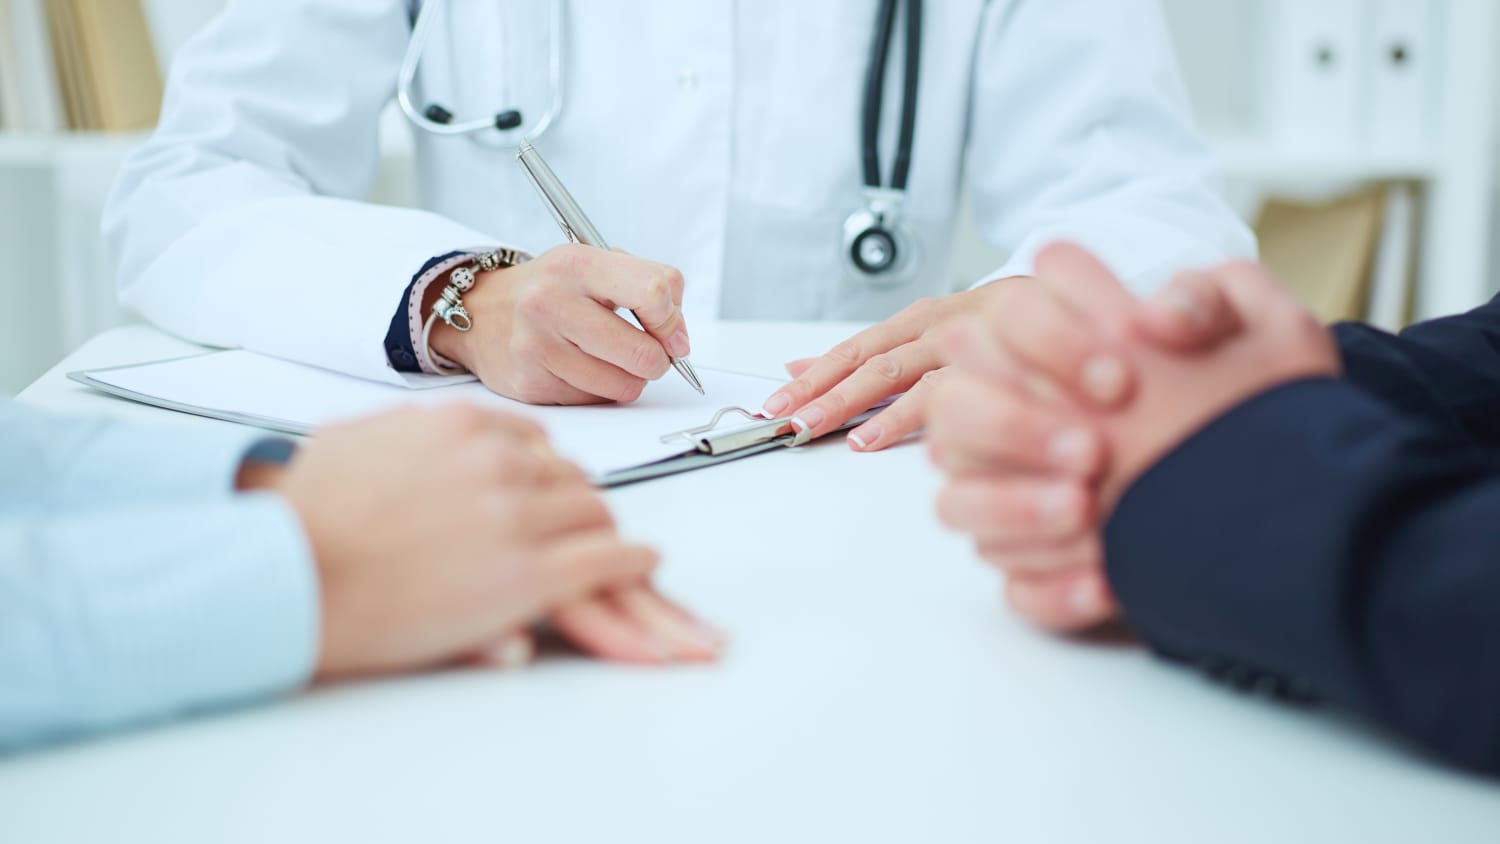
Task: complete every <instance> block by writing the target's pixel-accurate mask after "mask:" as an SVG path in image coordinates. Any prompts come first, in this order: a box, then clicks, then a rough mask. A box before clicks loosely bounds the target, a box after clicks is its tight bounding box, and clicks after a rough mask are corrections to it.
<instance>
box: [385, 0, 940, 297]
mask: <svg viewBox="0 0 1500 844" xmlns="http://www.w3.org/2000/svg"><path fill="white" fill-rule="evenodd" d="M446 2H447V0H426V2H424V3H423V4H422V7H421V9H420V10H419V11H418V12H417V17H416V20H415V22H414V23H413V25H412V34H411V41H410V42H409V43H408V44H407V47H406V55H405V57H403V58H402V60H401V72H400V75H399V77H398V79H397V86H396V99H397V101H398V102H399V103H400V104H401V110H402V111H403V112H405V114H406V117H407V119H409V120H411V122H412V124H413V125H415V126H416V127H417V128H418V129H422V130H424V131H427V132H432V133H434V134H437V135H449V136H458V135H468V136H470V137H471V138H474V139H475V140H476V141H478V142H480V143H484V144H485V145H487V146H493V147H497V148H500V149H518V148H519V146H520V143H521V141H522V140H530V141H533V142H534V141H536V139H538V138H540V137H541V136H542V135H544V134H545V133H546V132H547V130H548V129H550V128H552V125H553V124H554V123H555V122H556V120H557V118H558V116H559V115H560V114H561V113H562V108H563V88H564V81H565V80H564V77H563V69H564V67H565V66H566V55H565V54H566V50H565V47H566V44H565V43H564V38H563V24H564V20H563V15H564V8H563V5H564V4H563V0H551V8H550V15H549V16H550V18H551V27H550V32H549V33H548V36H549V41H550V45H549V47H550V50H549V52H550V56H551V61H550V62H549V79H548V89H549V92H550V97H549V105H548V107H547V111H546V113H545V114H543V115H542V116H541V118H540V119H538V120H537V121H536V122H534V123H531V124H528V123H527V122H526V120H525V117H524V116H523V115H522V114H521V112H520V110H519V109H515V108H506V109H502V110H500V111H498V112H496V113H494V114H493V115H483V116H480V117H474V118H470V119H463V120H460V119H458V118H457V117H456V116H455V114H454V113H453V111H451V110H450V109H448V108H447V107H446V106H443V105H440V104H438V103H435V102H431V103H428V104H427V105H426V106H425V107H423V108H420V109H419V108H418V107H417V105H416V102H415V99H414V98H413V93H414V91H415V87H416V78H417V69H418V67H419V66H420V65H421V63H422V55H423V53H424V52H426V49H427V44H428V42H429V40H430V39H431V37H432V31H431V30H432V26H433V22H434V21H436V20H437V19H438V18H439V17H440V15H441V11H442V8H443V5H444V3H446ZM901 2H902V0H880V8H879V9H878V10H877V13H876V17H875V37H874V40H873V41H872V42H871V44H870V60H869V63H868V65H867V67H866V69H865V87H864V100H863V108H862V112H861V118H860V152H861V156H860V161H861V165H862V169H863V176H864V207H863V208H860V209H859V210H857V211H855V212H854V213H853V214H850V215H849V218H848V219H846V220H845V221H844V237H843V261H844V264H845V266H846V267H847V268H848V269H849V270H850V271H851V272H852V273H854V274H855V275H857V276H859V277H860V278H862V279H864V280H865V281H866V282H867V283H869V284H871V285H872V286H876V287H890V286H895V285H899V284H902V283H904V282H905V281H907V280H908V279H909V277H910V274H911V271H912V269H913V268H914V267H916V266H917V264H918V262H919V258H920V256H919V254H918V252H919V249H918V242H917V239H916V238H915V237H913V236H912V234H911V232H910V230H909V229H908V228H907V226H906V225H905V220H904V212H905V204H906V183H907V179H908V177H909V176H910V175H911V161H912V141H913V137H914V135H915V134H916V122H917V82H918V79H919V77H920V67H921V42H922V0H905V2H906V21H905V23H906V27H905V45H904V46H905V50H904V52H903V54H902V63H903V65H904V67H903V72H902V85H901V124H900V131H899V133H898V135H897V141H896V158H895V162H894V164H893V165H892V167H891V180H890V184H888V185H887V184H885V183H884V182H883V181H882V177H881V172H880V114H881V109H882V107H883V106H884V103H885V75H886V65H887V63H888V60H889V58H890V52H891V42H892V41H893V40H894V39H895V30H896V7H897V6H898V5H900V4H901Z"/></svg>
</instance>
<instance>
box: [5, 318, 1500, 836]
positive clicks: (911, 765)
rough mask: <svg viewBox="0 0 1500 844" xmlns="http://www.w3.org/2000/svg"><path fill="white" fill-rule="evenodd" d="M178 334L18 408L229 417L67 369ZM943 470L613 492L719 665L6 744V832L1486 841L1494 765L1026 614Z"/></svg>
mask: <svg viewBox="0 0 1500 844" xmlns="http://www.w3.org/2000/svg"><path fill="white" fill-rule="evenodd" d="M843 330H844V329H842V328H840V327H837V326H811V325H791V326H775V327H769V326H764V325H761V326H755V325H726V326H720V327H700V328H699V329H698V332H697V334H696V335H695V341H696V348H695V352H694V359H695V360H697V361H699V362H700V363H705V364H707V363H710V362H712V363H715V364H719V365H733V366H737V367H740V368H746V369H757V370H760V371H766V372H768V373H774V372H775V371H776V369H777V366H776V365H777V363H779V361H780V360H781V359H782V358H784V357H792V356H794V355H801V354H810V353H815V352H818V351H821V350H822V349H823V348H824V347H826V346H827V345H828V344H829V343H831V342H833V341H834V340H836V339H837V338H838V337H839V336H841V334H842V333H843ZM753 337H761V338H765V337H770V338H773V342H772V343H771V345H773V346H774V347H775V350H776V353H775V354H772V355H769V356H768V355H766V354H763V353H758V352H757V351H756V350H755V347H754V346H752V345H751V343H750V342H749V341H750V339H751V338H753ZM183 348H184V347H183V346H182V345H181V344H178V343H176V342H175V341H170V340H168V339H166V338H164V337H162V336H160V335H158V334H155V333H153V332H151V331H149V330H146V329H141V328H133V329H125V330H121V331H116V332H111V333H109V334H106V335H103V336H101V337H99V338H97V339H96V340H95V341H93V342H92V343H90V344H89V345H88V346H87V347H85V348H83V349H82V350H80V351H79V352H78V353H77V354H75V355H74V356H73V357H72V358H71V359H69V360H68V361H66V362H65V363H64V364H63V365H62V366H59V367H58V368H57V369H55V370H53V371H52V372H51V373H49V374H48V375H47V376H45V377H44V378H43V379H41V380H40V381H38V382H37V383H36V384H35V385H33V386H32V387H31V388H30V389H28V390H27V391H26V392H25V393H23V394H22V398H23V399H24V400H27V401H31V402H34V403H36V404H40V405H45V406H48V407H51V408H61V409H68V410H78V411H99V412H108V413H116V414H128V415H132V416H145V417H152V418H159V419H161V420H162V421H164V422H175V423H178V424H222V423H211V422H207V421H205V420H195V419H189V418H187V417H180V416H175V415H172V414H167V413H164V412H160V411H153V410H148V409H144V408H140V407H135V406H131V405H129V404H126V403H123V402H119V401H116V400H112V399H108V398H104V397H102V396H97V395H93V394H90V393H88V392H86V391H84V390H82V389H81V388H78V387H75V386H73V385H72V384H70V383H68V382H66V381H64V380H63V377H62V373H63V372H64V371H66V370H68V369H72V368H78V367H82V366H98V365H105V364H117V363H127V362H132V361H134V360H143V359H150V358H154V357H161V356H165V355H169V354H175V353H178V352H179V351H181V350H182V349H183ZM937 484H938V480H937V477H936V475H935V473H934V472H933V471H931V470H930V469H929V468H928V467H927V465H926V464H925V461H924V459H923V454H922V450H921V449H920V448H916V447H906V448H901V449H897V450H895V451H893V452H889V453H886V454H879V455H857V454H853V453H851V452H849V451H848V450H847V449H846V448H845V447H844V446H843V445H842V444H841V443H837V442H833V443H825V444H820V445H815V446H813V447H810V448H807V449H804V450H800V451H797V452H785V453H775V454H772V455H766V456H762V457H756V458H752V459H748V460H744V461H741V462H738V463H733V464H730V465H727V466H722V467H718V468H714V469H711V470H707V471H703V472H695V473H691V474H687V475H682V476H678V477H674V478H668V479H665V480H658V481H652V482H649V483H646V484H642V485H639V486H634V487H629V488H626V489H622V490H617V491H614V492H611V493H610V494H609V498H610V503H611V504H612V506H613V507H614V508H615V510H616V512H617V513H618V514H619V517H620V521H621V523H622V525H623V526H624V529H625V530H626V531H627V532H628V533H630V534H632V535H634V536H637V537H644V538H649V539H650V540H651V541H653V542H655V543H657V544H658V545H659V546H660V547H661V548H663V549H664V550H665V552H666V561H667V562H666V565H665V568H664V571H663V573H662V575H663V576H662V580H663V583H664V585H665V587H666V588H667V590H668V591H670V592H671V593H673V594H674V595H676V596H678V597H680V598H682V599H683V600H685V601H686V602H687V603H689V604H690V605H691V606H693V607H695V608H697V609H698V610H700V611H701V612H702V613H703V614H704V615H705V616H707V617H709V618H712V619H714V620H715V621H717V622H719V623H721V624H723V625H724V626H726V627H727V628H728V629H729V630H730V631H731V632H732V634H733V635H734V637H735V639H734V644H733V647H732V649H731V651H730V652H729V654H728V656H727V658H726V659H725V660H724V662H723V663H722V664H720V665H718V666H715V667H710V668H687V669H671V670H644V669H631V668H623V667H618V666H610V665H603V664H599V663H594V662H587V661H583V660H577V659H554V660H551V661H548V662H545V663H544V664H542V665H540V666H539V667H537V668H535V669H534V670H531V671H529V672H523V673H510V674H489V673H477V672H468V673H460V672H454V673H447V674H439V675H430V676H424V677H416V678H409V679H401V680H392V681H388V682H381V683H374V684H369V685H363V686H351V687H346V688H337V689H324V690H319V691H316V692H313V693H311V694H306V695H303V696H301V697H298V698H296V699H292V700H288V701H285V702H282V703H277V704H274V705H268V706H264V707H260V708H255V709H249V710H245V711H241V712H235V713H230V714H225V715H220V716H215V717H210V718H204V719H200V720H197V721H194V722H190V723H185V724H178V725H175V726H169V727H163V728H159V729H154V730H149V731H146V732H139V733H135V734H129V735H124V736H120V737H116V738H111V739H105V740H100V741H95V742H92V743H85V744H80V745H74V746H69V747H63V748H58V749H53V750H49V751H43V752H40V753H36V754H32V755H29V756H23V757H20V758H16V759H12V760H9V761H5V762H3V763H0V840H3V841H5V842H18V844H19V842H34V841H67V842H78V841H91V840H143V841H145V840H149V841H152V842H175V841H183V842H207V841H214V842H230V841H246V842H266V841H277V842H286V841H317V842H334V841H360V842H379V841H391V842H412V841H433V842H439V841H441V842H447V841H518V842H541V841H578V842H604V841H620V842H720V841H725V842H730V841H732V842H757V844H759V843H760V842H773V841H807V842H834V841H858V842H883V841H892V842H895V841H900V842H911V841H932V842H962V841H1000V840H1004V841H1017V842H1037V841H1047V842H1051V841H1089V842H1111V844H1116V842H1137V841H1139V842H1165V841H1188V842H1210V841H1212V842H1228V841H1317V842H1334V841H1351V842H1361V843H1362V844H1367V843H1368V842H1381V841H1391V842H1397V841H1401V842H1408V841H1442V842H1458V841H1495V840H1497V839H1500V786H1496V785H1494V784H1492V783H1488V782H1484V781H1481V780H1476V779H1473V778H1469V777H1466V776H1462V775H1458V774H1454V773H1451V772H1448V771H1445V770H1442V769H1439V768H1437V767H1435V766H1433V765H1431V764H1429V763H1427V762H1425V761H1423V760H1420V759H1417V758H1414V757H1412V756H1411V755H1409V754H1407V753H1405V752H1404V751H1402V750H1401V749H1399V748H1398V747H1396V746H1395V745H1393V744H1391V743H1389V742H1386V741H1384V740H1382V739H1380V738H1378V737H1374V736H1371V735H1368V734H1366V733H1365V732H1364V731H1362V730H1360V729H1358V728H1356V727H1352V726H1349V725H1347V724H1346V723H1344V722H1342V721H1340V720H1338V719H1335V718H1333V717H1331V716H1328V715H1319V714H1309V713H1305V712H1299V711H1294V710H1289V709H1283V708H1280V707H1278V706H1275V705H1273V704H1269V703H1265V702H1262V701H1260V700H1254V699H1246V698H1242V697H1240V696H1237V695H1235V694H1232V693H1229V692H1226V691H1224V690H1222V689H1220V688H1217V687H1215V686H1212V685H1210V684H1208V683H1207V682H1206V681H1203V680H1200V679H1199V678H1197V677H1196V676H1194V675H1193V674H1190V673H1188V672H1186V671H1182V670H1179V669H1176V668H1172V667H1168V666H1166V665H1163V664H1160V663H1158V662H1156V661H1155V660H1153V659H1152V658H1150V657H1149V656H1147V655H1146V654H1145V653H1143V652H1142V651H1140V650H1139V649H1137V648H1135V647H1133V646H1124V645H1114V646H1088V645H1082V644H1078V643H1073V642H1068V641H1062V640H1058V639H1054V638H1050V637H1048V636H1045V635H1042V634H1038V633H1035V632H1033V631H1031V630H1030V629H1028V628H1027V627H1025V626H1023V625H1022V624H1020V623H1019V622H1017V621H1016V620H1015V619H1014V618H1012V617H1011V616H1010V615H1009V614H1007V613H1006V612H1005V611H1004V610H1003V609H1002V608H1001V605H1000V603H999V600H998V598H997V595H998V591H997V583H996V578H995V577H994V576H993V575H992V574H991V573H990V572H988V571H987V570H985V569H984V568H983V567H982V566H981V565H980V564H978V563H977V562H975V561H974V558H973V557H972V555H971V554H970V553H969V550H968V548H967V547H966V545H965V543H964V542H962V541H960V540H959V539H958V538H956V537H953V536H950V535H948V534H946V533H945V532H943V531H942V530H941V529H940V528H939V527H938V525H937V524H936V522H935V520H934V519H933V517H932V512H931V511H932V494H933V492H934V490H935V489H936V487H937ZM0 693H3V691H0Z"/></svg>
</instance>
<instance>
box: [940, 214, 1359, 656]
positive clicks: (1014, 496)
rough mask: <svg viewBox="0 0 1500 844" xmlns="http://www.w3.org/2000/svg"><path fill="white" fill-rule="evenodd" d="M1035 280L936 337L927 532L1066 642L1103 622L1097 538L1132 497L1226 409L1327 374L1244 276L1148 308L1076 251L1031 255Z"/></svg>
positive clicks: (1277, 303)
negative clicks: (940, 529)
mask: <svg viewBox="0 0 1500 844" xmlns="http://www.w3.org/2000/svg"><path fill="white" fill-rule="evenodd" d="M1037 276H1038V277H1037V278H1036V279H1034V280H1027V281H1020V282H1014V283H1010V284H1006V285H1004V286H1001V287H998V288H996V290H995V293H994V295H993V296H991V297H989V298H988V300H987V301H986V302H984V303H983V307H982V309H981V311H980V313H979V314H977V315H975V316H972V317H969V318H966V319H964V320H960V321H957V322H955V323H954V324H953V325H951V326H950V327H948V329H947V330H946V331H945V332H944V334H943V337H942V338H941V341H940V347H941V360H942V362H943V363H944V364H946V365H948V366H949V374H948V376H947V377H945V378H944V379H942V382H941V383H940V384H938V385H937V386H936V388H935V389H934V390H933V393H932V395H931V396H930V398H929V401H928V402H927V408H926V416H925V421H926V427H927V432H928V444H929V451H930V455H931V458H932V460H933V462H934V463H936V465H937V466H938V467H939V468H940V469H941V470H942V471H943V472H944V473H946V475H947V483H946V486H945V487H944V489H943V491H942V493H941V495H940V497H939V501H938V512H939V516H940V518H941V519H942V520H943V522H944V523H946V524H947V525H948V526H950V527H952V528H954V529H956V530H959V531H962V532H964V533H967V534H969V535H971V536H972V537H973V538H974V541H975V544H976V547H977V549H978V552H979V554H980V556H981V557H982V558H983V559H984V560H985V561H987V562H988V563H990V564H992V565H994V566H996V567H997V568H999V569H1000V570H1002V571H1003V572H1004V573H1005V575H1006V595H1007V599H1008V601H1009V602H1010V604H1011V605H1012V607H1013V608H1014V609H1015V610H1016V611H1018V612H1019V613H1020V614H1021V615H1023V616H1025V617H1026V618H1028V619H1030V620H1032V621H1033V622H1035V623H1037V624H1038V625H1040V626H1042V627H1046V628H1049V629H1054V630H1079V629H1083V628H1087V627H1090V626H1094V625H1096V624H1099V623H1101V622H1103V621H1106V620H1109V619H1110V618H1112V617H1113V616H1114V615H1115V613H1116V605H1115V601H1114V598H1113V596H1112V595H1111V593H1110V590H1109V584H1108V581H1107V578H1106V572H1105V567H1104V561H1105V556H1104V548H1103V544H1102V538H1101V526H1102V525H1103V523H1104V520H1105V519H1107V518H1108V516H1109V515H1110V513H1111V512H1112V510H1113V508H1114V507H1115V505H1116V503H1117V502H1118V501H1119V500H1120V497H1121V496H1122V495H1123V494H1125V492H1126V490H1127V489H1128V488H1129V486H1130V484H1131V483H1132V482H1134V481H1135V480H1136V479H1137V478H1138V477H1139V476H1140V475H1141V474H1142V473H1143V472H1145V471H1147V470H1148V469H1149V468H1150V466H1151V465H1153V464H1154V463H1155V462H1156V461H1157V460H1159V459H1160V458H1161V457H1162V456H1164V455H1165V454H1167V453H1168V452H1169V451H1171V450H1172V449H1173V448H1175V447H1176V446H1177V445H1179V444H1180V443H1182V442H1183V441H1184V440H1186V439H1187V438H1188V437H1190V436H1191V435H1192V434H1193V433H1194V432H1195V431H1197V430H1198V429H1200V428H1202V427H1203V426H1204V425H1206V424H1208V423H1209V422H1211V421H1212V420H1213V419H1214V418H1215V417H1217V416H1218V415H1220V414H1222V413H1224V412H1225V411H1228V410H1229V409H1231V408H1232V407H1234V406H1235V405H1237V404H1240V403H1241V402H1243V401H1245V400H1247V399H1249V398H1251V397H1252V396H1254V395H1256V394H1257V393H1260V392H1262V391H1264V390H1266V389H1269V388H1271V387H1273V386H1275V385H1277V384H1280V383H1284V382H1287V381H1291V380H1295V379H1300V378H1306V377H1315V376H1330V375H1334V374H1337V373H1338V371H1339V368H1340V361H1339V355H1338V351H1337V348H1336V347H1335V345H1334V342H1333V339H1332V335H1331V334H1330V332H1329V331H1328V330H1327V329H1326V328H1324V327H1323V326H1322V325H1321V324H1320V323H1319V322H1318V321H1317V319H1316V318H1314V317H1313V316H1312V314H1310V313H1309V312H1307V311H1306V310H1305V309H1304V308H1303V307H1302V306H1301V305H1299V304H1298V303H1297V302H1296V300H1295V299H1293V298H1292V296H1291V295H1290V294H1289V293H1287V291H1286V290H1284V289H1283V288H1282V287H1281V286H1280V285H1279V284H1278V283H1277V282H1276V280H1275V279H1274V278H1273V277H1271V275H1270V274H1269V273H1268V272H1267V271H1266V270H1265V269H1264V268H1262V267H1260V266H1258V265H1255V264H1252V263H1247V262H1241V263H1233V264H1228V265H1225V266H1222V267H1219V268H1216V269H1213V270H1208V271H1202V272H1191V273H1185V274H1182V275H1180V276H1178V277H1177V278H1175V279H1174V280H1173V281H1172V282H1171V283H1170V284H1169V285H1167V287H1165V288H1164V289H1163V290H1162V291H1161V292H1160V293H1159V294H1157V295H1156V296H1154V297H1152V298H1151V299H1149V300H1146V301H1139V300H1137V299H1136V298H1135V297H1134V296H1132V295H1131V294H1130V293H1129V292H1128V291H1127V290H1126V289H1125V288H1124V287H1123V285H1121V283H1120V282H1119V280H1118V279H1116V278H1115V277H1114V275H1113V274H1111V273H1110V271H1109V270H1108V269H1107V268H1106V267H1104V266H1103V265H1102V264H1101V263H1100V262H1099V261H1097V260H1096V259H1095V258H1094V257H1092V256H1091V255H1089V254H1088V253H1087V252H1085V251H1083V250H1082V249H1079V248H1078V247H1076V246H1071V245H1067V244H1059V245H1055V246H1052V247H1049V248H1048V249H1046V250H1044V251H1043V252H1042V253H1041V254H1040V255H1039V256H1038V260H1037ZM1207 563H1208V561H1205V564H1207Z"/></svg>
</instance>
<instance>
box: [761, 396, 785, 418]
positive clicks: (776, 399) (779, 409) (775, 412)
mask: <svg viewBox="0 0 1500 844" xmlns="http://www.w3.org/2000/svg"><path fill="white" fill-rule="evenodd" d="M791 408H792V397H791V396H789V395H787V394H786V393H777V394H775V395H773V396H771V397H770V398H768V399H766V403H765V404H764V405H761V412H762V413H764V414H765V415H766V418H768V419H775V418H776V417H778V416H780V415H781V414H783V413H786V412H787V411H788V410H791Z"/></svg>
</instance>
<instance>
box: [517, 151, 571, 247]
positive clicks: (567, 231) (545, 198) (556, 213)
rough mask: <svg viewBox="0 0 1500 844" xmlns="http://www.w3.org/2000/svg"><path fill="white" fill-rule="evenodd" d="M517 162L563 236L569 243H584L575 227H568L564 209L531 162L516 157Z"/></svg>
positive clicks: (522, 157) (521, 157) (524, 158)
mask: <svg viewBox="0 0 1500 844" xmlns="http://www.w3.org/2000/svg"><path fill="white" fill-rule="evenodd" d="M516 160H517V161H519V162H521V170H522V171H523V172H525V173H526V178H527V180H528V181H530V182H531V186H532V187H533V188H536V192H537V195H538V196H540V197H541V198H542V204H543V205H545V206H547V211H548V213H550V214H551V215H552V219H553V220H554V221H555V222H556V223H557V227H558V228H560V229H562V232H563V235H564V236H565V237H567V239H568V242H569V243H581V242H582V241H580V240H579V239H578V232H576V231H573V227H572V226H570V225H568V221H567V219H566V218H564V217H563V213H562V209H561V208H558V207H557V203H555V202H553V201H552V194H551V193H549V192H548V191H547V189H546V188H545V187H543V186H542V179H541V176H539V175H537V172H536V171H535V170H533V169H532V167H531V161H530V160H529V159H527V158H526V157H525V156H516Z"/></svg>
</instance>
